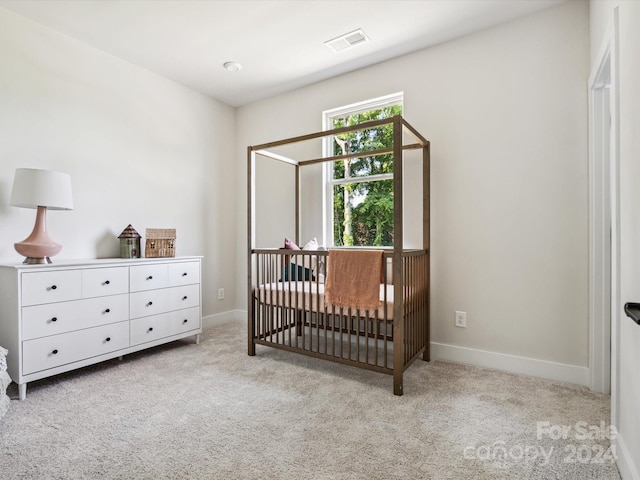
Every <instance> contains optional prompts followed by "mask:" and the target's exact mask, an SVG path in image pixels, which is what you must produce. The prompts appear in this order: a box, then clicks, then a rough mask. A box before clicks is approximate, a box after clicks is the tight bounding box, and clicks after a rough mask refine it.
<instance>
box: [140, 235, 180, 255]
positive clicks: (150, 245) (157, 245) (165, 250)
mask: <svg viewBox="0 0 640 480" xmlns="http://www.w3.org/2000/svg"><path fill="white" fill-rule="evenodd" d="M144 256H145V257H147V258H157V257H175V256H176V229H175V228H147V230H146V234H145V244H144Z"/></svg>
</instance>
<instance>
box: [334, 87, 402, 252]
mask: <svg viewBox="0 0 640 480" xmlns="http://www.w3.org/2000/svg"><path fill="white" fill-rule="evenodd" d="M401 114H402V93H397V94H393V95H389V96H386V97H381V98H377V99H373V100H369V101H366V102H361V103H358V104H354V105H348V106H345V107H340V108H337V109H334V110H330V111H327V112H324V128H325V129H327V130H328V129H332V128H338V127H343V126H350V125H357V124H360V123H362V122H366V121H369V120H378V119H385V118H390V117H393V116H395V115H401ZM392 145H393V125H392V124H388V125H383V126H379V127H375V128H371V129H366V130H360V131H356V132H349V133H346V134H341V135H337V136H332V137H328V138H327V140H326V143H325V145H324V148H325V155H327V156H333V155H343V154H348V153H357V152H363V156H362V157H355V158H350V159H345V160H337V161H335V162H328V163H327V164H325V172H324V181H325V183H326V190H325V198H326V206H325V238H326V241H327V244H328V245H334V246H390V245H393V155H392V154H386V155H367V154H366V153H364V152H367V151H371V150H378V149H381V148H385V147H391V146H392Z"/></svg>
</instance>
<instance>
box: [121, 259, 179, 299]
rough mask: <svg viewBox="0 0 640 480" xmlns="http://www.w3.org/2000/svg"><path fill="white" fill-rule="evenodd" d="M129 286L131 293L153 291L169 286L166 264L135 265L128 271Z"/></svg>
mask: <svg viewBox="0 0 640 480" xmlns="http://www.w3.org/2000/svg"><path fill="white" fill-rule="evenodd" d="M129 285H130V287H131V291H132V292H139V291H143V290H153V289H155V288H165V287H168V286H169V270H168V268H167V264H166V263H160V264H153V265H136V266H133V267H131V268H130V269H129Z"/></svg>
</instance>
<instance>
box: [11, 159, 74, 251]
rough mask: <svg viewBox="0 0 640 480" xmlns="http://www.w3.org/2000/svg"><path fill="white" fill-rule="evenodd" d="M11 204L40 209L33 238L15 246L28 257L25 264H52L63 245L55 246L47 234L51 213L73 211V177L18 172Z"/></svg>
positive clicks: (28, 170) (32, 171) (51, 172)
mask: <svg viewBox="0 0 640 480" xmlns="http://www.w3.org/2000/svg"><path fill="white" fill-rule="evenodd" d="M9 203H10V204H11V205H13V206H14V207H24V208H37V209H38V212H37V214H36V224H35V226H34V227H33V232H31V235H29V236H28V237H27V238H25V239H24V240H23V241H22V242H19V243H15V244H14V246H15V249H16V251H17V252H18V253H19V254H20V255H24V256H25V257H27V258H26V259H25V261H24V263H51V258H50V257H52V256H54V255H57V254H58V253H59V252H60V250H62V245H60V244H59V243H56V242H54V241H53V239H51V237H50V236H49V233H48V232H47V209H51V210H73V199H72V197H71V177H70V176H69V175H68V174H66V173H62V172H53V171H51V170H38V169H35V168H18V169H16V175H15V178H14V180H13V191H12V192H11V201H10V202H9Z"/></svg>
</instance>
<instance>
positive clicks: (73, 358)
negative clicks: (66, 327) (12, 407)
mask: <svg viewBox="0 0 640 480" xmlns="http://www.w3.org/2000/svg"><path fill="white" fill-rule="evenodd" d="M128 346H129V322H120V323H114V324H111V325H103V326H101V327H95V328H88V329H85V330H78V331H75V332H69V333H63V334H61V335H53V336H51V337H44V338H37V339H35V340H27V341H25V342H23V348H22V369H23V373H24V374H25V375H28V374H30V373H35V372H39V371H42V370H47V369H49V368H54V367H59V366H61V365H66V364H67V363H73V362H77V361H80V360H84V359H87V358H91V357H97V356H98V355H103V354H105V353H109V352H114V351H116V350H121V349H124V348H127V347H128Z"/></svg>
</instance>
